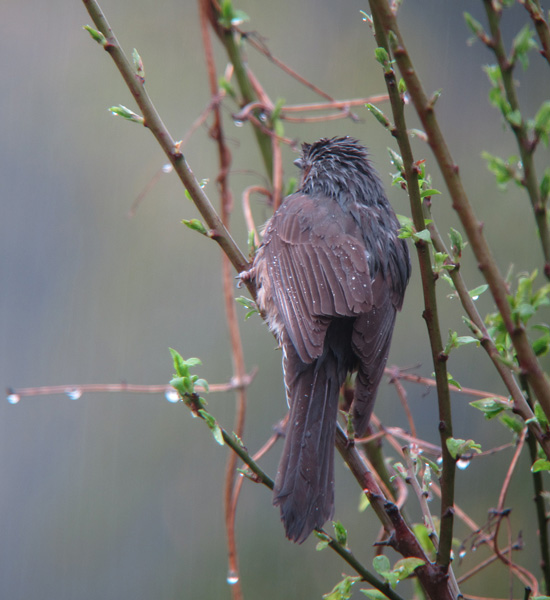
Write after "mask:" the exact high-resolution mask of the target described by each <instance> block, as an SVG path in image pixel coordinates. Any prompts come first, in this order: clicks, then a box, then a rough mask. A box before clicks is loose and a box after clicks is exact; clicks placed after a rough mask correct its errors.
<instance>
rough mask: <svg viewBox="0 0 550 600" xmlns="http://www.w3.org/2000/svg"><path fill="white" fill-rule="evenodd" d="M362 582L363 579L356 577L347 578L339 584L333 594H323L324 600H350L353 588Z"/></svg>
mask: <svg viewBox="0 0 550 600" xmlns="http://www.w3.org/2000/svg"><path fill="white" fill-rule="evenodd" d="M360 580H361V577H359V576H358V575H356V576H353V577H352V576H350V575H348V576H346V577H344V579H342V581H340V582H339V583H337V584H336V585H335V586H334V588H333V589H332V591H331V592H329V593H328V594H323V599H324V600H349V599H350V598H351V595H352V593H353V590H352V588H353V586H354V585H355V584H356V583H357V582H358V581H360Z"/></svg>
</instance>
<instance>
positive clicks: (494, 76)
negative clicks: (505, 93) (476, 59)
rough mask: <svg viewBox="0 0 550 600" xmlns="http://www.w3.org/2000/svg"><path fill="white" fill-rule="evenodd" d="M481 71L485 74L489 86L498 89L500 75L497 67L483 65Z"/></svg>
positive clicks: (500, 80)
mask: <svg viewBox="0 0 550 600" xmlns="http://www.w3.org/2000/svg"><path fill="white" fill-rule="evenodd" d="M483 70H484V71H485V73H486V74H487V77H488V78H489V82H490V83H491V85H492V86H493V87H494V88H497V89H498V88H499V86H500V84H501V83H502V73H501V71H500V67H499V66H498V65H485V66H484V67H483Z"/></svg>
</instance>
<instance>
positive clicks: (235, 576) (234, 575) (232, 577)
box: [227, 570, 239, 585]
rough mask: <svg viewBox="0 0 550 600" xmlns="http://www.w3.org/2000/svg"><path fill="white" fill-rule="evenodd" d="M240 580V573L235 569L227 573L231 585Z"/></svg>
mask: <svg viewBox="0 0 550 600" xmlns="http://www.w3.org/2000/svg"><path fill="white" fill-rule="evenodd" d="M238 581H239V575H238V573H236V572H235V571H233V570H231V571H229V573H228V574H227V583H228V584H229V585H235V584H236V583H238Z"/></svg>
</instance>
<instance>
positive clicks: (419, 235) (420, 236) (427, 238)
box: [412, 229, 432, 244]
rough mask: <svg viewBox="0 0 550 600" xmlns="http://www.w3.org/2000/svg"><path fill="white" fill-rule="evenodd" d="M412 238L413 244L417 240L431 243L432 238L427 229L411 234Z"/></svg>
mask: <svg viewBox="0 0 550 600" xmlns="http://www.w3.org/2000/svg"><path fill="white" fill-rule="evenodd" d="M412 237H413V240H414V241H415V242H417V241H418V240H422V241H423V242H426V243H427V244H431V243H432V237H431V235H430V232H429V230H428V229H421V230H420V231H417V232H416V233H415V234H413V236H412Z"/></svg>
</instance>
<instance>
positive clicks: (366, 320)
mask: <svg viewBox="0 0 550 600" xmlns="http://www.w3.org/2000/svg"><path fill="white" fill-rule="evenodd" d="M294 164H295V165H296V166H297V167H298V168H299V169H300V171H301V180H300V185H299V188H298V190H297V191H296V192H295V193H293V194H291V195H289V196H287V197H286V198H285V199H284V201H283V202H282V204H281V206H280V208H279V209H278V210H277V211H276V212H275V214H274V215H273V216H272V217H271V219H270V220H269V221H268V222H267V223H266V226H265V228H264V235H263V240H262V243H261V244H260V246H259V248H258V250H257V252H256V254H255V256H254V259H253V261H252V266H251V267H250V268H249V269H248V270H247V271H244V272H243V273H241V278H242V279H243V280H252V281H253V282H254V284H255V286H256V290H257V297H256V301H257V304H258V307H259V308H260V311H261V312H262V313H263V315H264V317H265V320H266V322H267V324H268V326H269V328H270V329H271V331H272V332H273V333H274V334H275V336H276V338H277V339H278V341H279V344H280V346H281V348H282V355H283V359H282V362H283V372H284V383H285V392H286V397H287V403H288V405H289V411H290V414H289V419H288V424H287V428H286V433H285V441H284V448H283V451H282V455H281V458H280V462H279V466H278V469H277V475H276V478H275V485H274V491H273V504H274V505H275V506H278V507H279V509H280V515H281V520H282V522H283V525H284V529H285V532H286V536H287V537H288V538H289V539H290V540H291V541H293V542H296V543H302V542H304V541H305V540H306V539H307V538H308V537H309V535H310V533H311V532H312V531H313V530H314V529H319V528H321V527H322V526H323V525H324V523H325V522H326V521H327V520H328V519H330V518H332V516H333V513H334V444H335V435H336V423H337V418H338V405H339V396H340V389H341V387H342V385H343V383H344V381H345V380H346V378H347V376H348V375H349V374H350V373H354V372H355V373H356V376H355V388H354V398H353V402H352V405H351V413H352V422H353V428H354V432H355V436H356V437H360V436H362V435H364V433H365V431H366V429H367V427H368V424H369V420H370V417H371V414H372V411H373V407H374V402H375V397H376V392H377V388H378V385H379V383H380V380H381V378H382V375H383V372H384V367H385V365H386V361H387V358H388V353H389V348H390V342H391V338H392V333H393V329H394V324H395V319H396V313H397V311H398V310H401V307H402V305H403V299H404V295H405V289H406V287H407V283H408V281H409V278H410V274H411V263H410V257H409V251H408V248H407V245H406V242H405V240H404V239H400V238H399V222H398V220H397V218H396V216H395V213H394V211H393V209H392V207H391V205H390V203H389V201H388V199H387V197H386V194H385V192H384V187H383V184H382V182H381V179H380V177H379V175H378V173H377V172H376V170H375V168H374V167H373V165H372V163H371V160H370V158H369V154H368V151H367V149H366V148H365V147H364V146H363V145H362V144H361V143H360V142H359V141H358V140H356V139H354V138H351V137H348V136H345V137H334V138H322V139H320V140H318V141H317V142H315V143H312V144H309V143H304V144H302V148H301V154H300V157H299V158H298V159H296V160H295V161H294Z"/></svg>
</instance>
